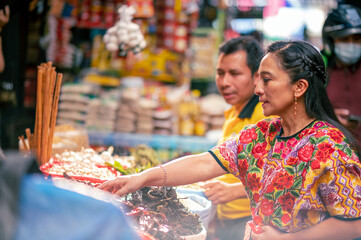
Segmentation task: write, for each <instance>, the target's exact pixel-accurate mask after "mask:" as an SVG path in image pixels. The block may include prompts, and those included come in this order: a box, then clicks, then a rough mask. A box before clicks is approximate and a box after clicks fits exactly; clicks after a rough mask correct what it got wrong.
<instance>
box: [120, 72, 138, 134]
mask: <svg viewBox="0 0 361 240" xmlns="http://www.w3.org/2000/svg"><path fill="white" fill-rule="evenodd" d="M142 89H143V79H142V78H138V77H126V78H122V84H121V96H120V98H119V103H118V114H117V117H116V120H115V132H127V133H130V132H135V131H136V130H137V118H138V114H137V112H138V108H139V99H140V98H141V91H142Z"/></svg>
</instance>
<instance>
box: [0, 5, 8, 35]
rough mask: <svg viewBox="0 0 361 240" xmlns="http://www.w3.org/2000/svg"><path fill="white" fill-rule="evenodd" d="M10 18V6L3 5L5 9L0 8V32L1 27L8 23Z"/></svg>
mask: <svg viewBox="0 0 361 240" xmlns="http://www.w3.org/2000/svg"><path fill="white" fill-rule="evenodd" d="M9 18H10V7H9V6H8V5H6V6H5V9H2V10H0V32H1V31H2V29H3V27H4V26H5V25H6V24H8V22H9Z"/></svg>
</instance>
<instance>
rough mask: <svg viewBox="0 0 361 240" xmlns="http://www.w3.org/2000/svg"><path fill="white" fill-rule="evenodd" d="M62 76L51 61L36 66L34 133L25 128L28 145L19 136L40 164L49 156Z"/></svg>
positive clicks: (22, 138) (46, 160) (47, 159)
mask: <svg viewBox="0 0 361 240" xmlns="http://www.w3.org/2000/svg"><path fill="white" fill-rule="evenodd" d="M62 78H63V75H62V74H61V73H58V74H57V73H56V72H55V67H53V66H52V63H51V62H48V63H42V64H41V65H40V66H38V71H37V93H36V116H35V126H34V133H33V134H32V133H31V132H30V129H29V128H27V129H26V130H25V132H26V136H27V139H28V145H27V144H26V142H25V141H24V137H23V136H21V137H19V139H21V141H22V143H23V145H24V149H25V150H29V151H31V152H33V153H34V154H35V155H36V156H37V159H38V162H39V164H40V165H41V164H44V163H46V162H48V161H49V159H50V157H51V151H52V144H53V136H54V128H55V124H56V117H57V114H58V103H59V94H60V87H61V82H62Z"/></svg>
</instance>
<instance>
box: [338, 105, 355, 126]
mask: <svg viewBox="0 0 361 240" xmlns="http://www.w3.org/2000/svg"><path fill="white" fill-rule="evenodd" d="M335 114H336V116H337V118H338V120H339V121H340V122H341V124H342V125H344V126H345V127H346V128H347V129H349V130H352V129H355V128H356V127H357V122H356V121H350V119H349V118H350V115H351V112H350V110H348V109H345V108H335Z"/></svg>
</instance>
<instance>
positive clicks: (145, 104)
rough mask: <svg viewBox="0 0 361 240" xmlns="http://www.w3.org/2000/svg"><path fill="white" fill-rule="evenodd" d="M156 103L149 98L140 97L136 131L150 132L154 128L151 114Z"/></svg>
mask: <svg viewBox="0 0 361 240" xmlns="http://www.w3.org/2000/svg"><path fill="white" fill-rule="evenodd" d="M156 107H157V103H156V102H155V101H153V100H151V99H142V100H140V101H139V107H138V111H137V113H138V118H137V133H141V134H152V133H153V130H154V121H153V115H154V111H155V108H156Z"/></svg>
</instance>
